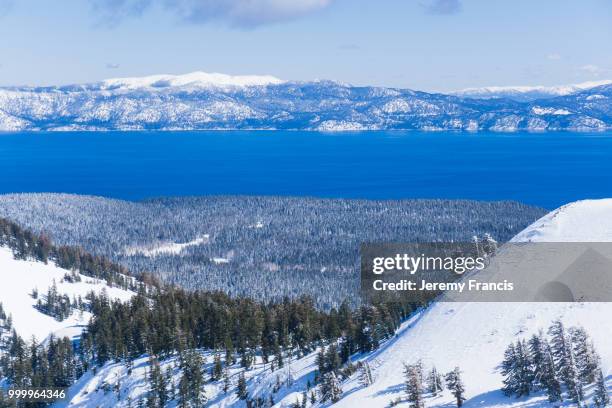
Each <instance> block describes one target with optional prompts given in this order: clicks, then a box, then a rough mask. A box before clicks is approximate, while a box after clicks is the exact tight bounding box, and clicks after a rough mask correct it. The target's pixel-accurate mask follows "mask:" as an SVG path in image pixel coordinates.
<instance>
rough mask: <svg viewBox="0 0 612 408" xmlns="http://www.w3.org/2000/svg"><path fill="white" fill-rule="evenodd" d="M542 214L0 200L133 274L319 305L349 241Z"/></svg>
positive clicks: (489, 228)
mask: <svg viewBox="0 0 612 408" xmlns="http://www.w3.org/2000/svg"><path fill="white" fill-rule="evenodd" d="M544 213H545V211H544V210H542V209H540V208H537V207H531V206H527V205H524V204H520V203H517V202H509V201H500V202H479V201H467V200H378V201H377V200H343V199H316V198H287V197H256V196H255V197H175V198H163V199H156V200H147V201H139V202H131V201H123V200H114V199H108V198H102V197H91V196H79V195H67V194H9V195H0V217H6V218H8V219H11V220H13V221H15V222H17V223H18V224H20V225H23V226H24V227H27V228H30V229H32V230H33V231H36V232H37V233H40V232H44V233H46V234H48V235H49V236H50V237H51V238H52V239H53V240H54V241H55V242H57V243H58V244H61V245H78V246H82V247H83V248H84V249H85V250H87V251H89V252H90V253H93V254H96V255H104V256H107V257H109V258H111V259H112V260H114V261H116V262H119V263H121V264H123V265H124V266H126V267H127V268H129V269H130V271H132V272H134V273H141V272H145V271H148V272H151V273H153V274H154V275H156V276H157V277H159V278H160V279H162V280H164V281H165V282H169V283H175V284H178V285H180V286H182V287H184V288H188V289H205V290H222V291H224V292H226V293H231V294H232V295H244V296H250V297H253V298H256V299H265V300H273V299H281V298H282V297H283V296H290V297H292V298H295V297H299V296H301V295H303V294H308V295H311V296H312V297H313V298H314V299H315V300H316V301H317V303H318V305H319V306H322V307H325V308H329V307H332V306H336V307H337V306H338V305H339V304H340V303H341V302H342V301H343V300H345V299H347V298H349V299H350V298H353V297H354V295H355V293H356V292H357V289H358V285H359V281H358V274H357V273H356V271H357V270H358V260H359V252H358V250H359V243H360V242H374V241H388V242H393V241H400V242H401V241H420V242H428V241H436V240H448V241H451V240H452V241H460V240H464V241H466V240H467V241H470V240H471V239H472V238H473V237H474V236H479V237H482V236H484V234H490V235H491V236H492V237H493V238H495V239H496V240H498V241H500V242H504V241H507V240H509V239H510V238H512V237H513V236H514V235H515V234H516V233H518V232H519V231H521V230H522V229H523V228H525V227H526V226H527V225H529V224H530V223H532V222H533V221H534V220H536V219H538V218H539V217H541V216H542V215H544ZM254 277H256V279H255V278H254ZM271 287H273V288H274V291H273V292H271V291H270V290H269V288H271Z"/></svg>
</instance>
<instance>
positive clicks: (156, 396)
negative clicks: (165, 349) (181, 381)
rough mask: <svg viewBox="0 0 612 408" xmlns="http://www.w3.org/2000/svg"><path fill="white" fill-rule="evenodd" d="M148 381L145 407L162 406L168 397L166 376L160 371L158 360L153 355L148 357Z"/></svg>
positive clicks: (155, 407) (161, 407)
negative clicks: (148, 388) (148, 386)
mask: <svg viewBox="0 0 612 408" xmlns="http://www.w3.org/2000/svg"><path fill="white" fill-rule="evenodd" d="M170 380H171V378H170ZM148 381H149V385H150V390H149V393H148V396H147V408H164V407H165V406H166V403H167V402H168V400H169V399H170V396H169V392H168V377H167V376H164V374H163V373H162V371H161V367H160V365H159V361H158V360H157V358H156V357H155V356H150V358H149V378H148Z"/></svg>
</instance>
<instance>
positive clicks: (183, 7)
mask: <svg viewBox="0 0 612 408" xmlns="http://www.w3.org/2000/svg"><path fill="white" fill-rule="evenodd" d="M0 1H2V0H0ZM89 1H90V2H92V4H93V6H94V8H95V10H96V11H97V12H98V13H100V12H101V13H102V20H103V21H101V22H102V23H104V24H107V25H113V24H116V23H117V22H118V21H121V20H122V19H124V18H125V17H133V16H139V15H142V14H143V13H144V12H145V11H147V10H148V9H149V8H151V7H153V6H159V7H161V8H162V9H164V10H167V11H169V12H171V13H173V14H175V15H176V16H177V17H178V18H180V19H181V20H183V21H187V22H191V23H208V22H211V21H223V22H225V23H227V24H229V25H231V26H238V27H247V28H252V27H257V26H260V25H265V24H271V23H278V22H283V21H288V20H294V19H297V18H301V17H303V16H305V15H307V14H310V13H313V12H316V11H318V10H321V9H324V8H325V7H327V6H329V5H330V3H331V2H332V0H89Z"/></svg>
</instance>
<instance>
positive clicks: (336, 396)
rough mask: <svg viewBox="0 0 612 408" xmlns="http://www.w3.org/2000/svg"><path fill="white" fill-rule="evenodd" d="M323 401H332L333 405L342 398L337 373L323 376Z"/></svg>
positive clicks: (321, 389) (321, 390)
mask: <svg viewBox="0 0 612 408" xmlns="http://www.w3.org/2000/svg"><path fill="white" fill-rule="evenodd" d="M320 392H321V401H323V402H324V401H331V402H332V404H334V403H336V402H338V401H340V398H342V387H341V386H340V381H339V380H338V377H337V376H336V373H334V372H333V371H332V372H329V373H326V374H325V375H323V378H322V380H321V384H320Z"/></svg>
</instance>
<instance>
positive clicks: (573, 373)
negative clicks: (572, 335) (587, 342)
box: [563, 347, 584, 405]
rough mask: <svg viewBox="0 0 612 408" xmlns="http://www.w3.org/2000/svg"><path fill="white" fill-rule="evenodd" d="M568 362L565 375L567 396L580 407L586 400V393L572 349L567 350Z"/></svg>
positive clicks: (564, 382)
mask: <svg viewBox="0 0 612 408" xmlns="http://www.w3.org/2000/svg"><path fill="white" fill-rule="evenodd" d="M566 361H567V366H566V367H565V371H564V373H563V375H564V377H563V384H564V385H565V387H566V388H567V396H568V397H569V399H571V400H572V401H574V402H575V403H576V404H578V405H580V403H581V402H582V400H583V399H584V392H583V389H582V383H581V382H580V378H578V369H577V368H576V362H575V359H574V350H573V349H572V347H568V349H567V357H566Z"/></svg>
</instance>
